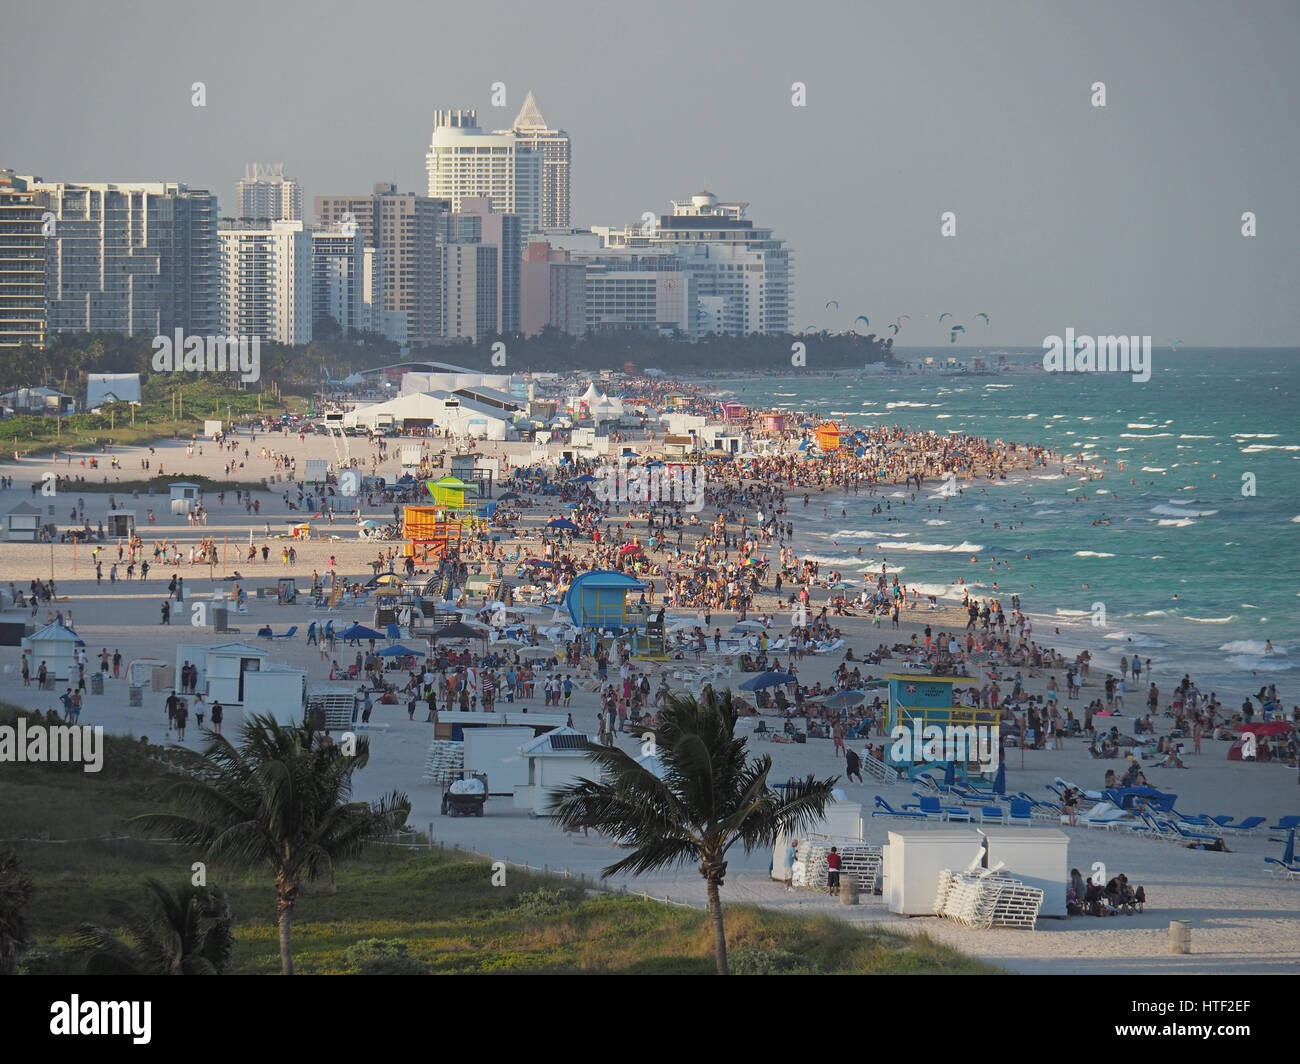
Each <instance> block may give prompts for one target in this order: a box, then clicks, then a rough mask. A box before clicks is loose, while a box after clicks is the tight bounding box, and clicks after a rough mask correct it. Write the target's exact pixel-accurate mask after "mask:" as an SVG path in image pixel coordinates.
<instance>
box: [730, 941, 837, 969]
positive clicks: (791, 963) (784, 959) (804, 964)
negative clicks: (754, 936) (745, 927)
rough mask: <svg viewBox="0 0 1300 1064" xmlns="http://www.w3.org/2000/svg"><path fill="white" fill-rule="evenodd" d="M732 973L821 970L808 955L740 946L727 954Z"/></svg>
mask: <svg viewBox="0 0 1300 1064" xmlns="http://www.w3.org/2000/svg"><path fill="white" fill-rule="evenodd" d="M727 964H728V967H729V968H730V969H731V974H732V975H815V974H817V973H818V972H820V971H821V969H820V968H818V967H817V965H816V964H814V963H813V962H812V961H810V960H808V958H807V957H800V956H799V955H798V954H797V953H791V952H789V951H788V950H783V949H759V948H758V947H757V946H740V947H738V948H737V949H733V950H732V951H731V952H730V953H728V954H727Z"/></svg>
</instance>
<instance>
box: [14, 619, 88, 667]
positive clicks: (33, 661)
mask: <svg viewBox="0 0 1300 1064" xmlns="http://www.w3.org/2000/svg"><path fill="white" fill-rule="evenodd" d="M85 645H86V644H85V643H84V642H83V641H82V639H81V637H80V636H78V635H77V633H76V632H74V631H73V630H72V629H71V628H67V627H65V626H63V625H61V624H59V623H58V622H57V621H56V622H55V623H53V624H47V625H46V626H45V627H44V628H40V629H38V630H37V631H35V632H33V633H32V634H31V635H29V636H27V637H26V638H24V639H23V653H24V654H26V655H27V662H28V667H29V668H30V669H31V671H32V675H33V676H35V675H36V673H37V672H38V671H39V669H40V667H41V662H45V669H46V675H47V676H49V677H50V679H53V680H71V679H72V678H73V677H75V676H76V675H77V648H78V647H84V646H85Z"/></svg>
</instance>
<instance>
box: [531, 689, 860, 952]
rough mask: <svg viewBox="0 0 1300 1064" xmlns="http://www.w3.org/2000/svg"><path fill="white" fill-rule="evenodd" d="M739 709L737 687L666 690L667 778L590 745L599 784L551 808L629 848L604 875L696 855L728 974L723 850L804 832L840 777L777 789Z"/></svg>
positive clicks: (586, 784) (576, 788) (661, 746)
mask: <svg viewBox="0 0 1300 1064" xmlns="http://www.w3.org/2000/svg"><path fill="white" fill-rule="evenodd" d="M738 716H739V713H738V712H737V710H736V707H735V705H734V704H733V703H732V698H731V692H730V691H724V692H723V693H722V694H721V695H718V694H717V693H716V692H714V690H713V687H712V686H711V685H709V684H705V685H704V690H703V692H702V694H701V697H700V698H699V699H698V700H697V699H696V698H695V696H694V695H689V694H685V695H669V696H668V698H667V699H665V701H664V708H663V711H662V712H661V713H660V716H659V720H660V724H659V727H658V728H656V729H655V730H654V732H653V733H652V734H653V736H654V738H653V742H654V745H655V748H656V750H657V751H658V754H659V759H660V761H662V762H663V766H664V776H663V779H660V778H659V777H657V776H656V775H655V774H654V773H653V772H651V771H650V770H649V769H648V768H645V767H644V766H642V765H639V764H638V763H637V762H636V761H635V760H633V758H632V757H631V756H630V755H629V754H626V753H624V752H623V751H622V750H620V749H618V747H614V746H608V747H606V746H596V745H595V744H590V751H591V758H592V760H593V761H595V762H596V763H597V764H598V765H599V766H600V768H601V779H600V781H599V782H595V781H592V780H581V781H579V782H578V783H575V784H573V785H571V786H569V787H565V788H564V789H563V790H561V791H559V792H558V793H557V794H556V796H555V806H554V809H555V814H556V817H557V819H558V820H559V822H560V823H561V824H562V825H563V826H564V827H565V828H567V829H568V830H570V831H573V830H575V829H577V828H587V827H592V828H599V829H600V831H601V833H602V834H604V835H608V836H609V837H610V838H612V839H615V840H617V841H618V842H620V843H622V844H624V845H625V846H629V847H631V848H632V852H631V853H630V854H628V855H627V856H626V857H624V858H623V859H622V860H621V861H615V862H614V863H613V864H612V865H610V866H609V867H607V868H605V869H603V870H602V871H603V872H604V874H605V875H616V874H618V873H620V872H634V873H640V872H649V871H652V870H653V869H656V868H668V867H671V866H673V865H678V864H681V863H684V862H686V861H692V862H694V861H698V862H699V865H700V875H702V876H703V877H704V881H705V883H706V884H707V885H708V894H709V917H710V920H711V922H712V924H713V956H714V960H715V961H716V962H717V966H718V974H719V975H726V974H727V937H726V930H725V928H724V926H723V919H722V897H721V892H720V888H721V887H722V884H723V880H724V879H725V877H726V874H727V861H726V856H727V851H729V850H730V849H731V848H732V847H733V846H735V845H736V844H737V843H740V844H741V845H742V846H743V847H744V849H745V852H746V853H750V852H752V851H753V850H755V849H757V848H759V847H767V846H771V845H773V844H774V843H775V842H776V839H777V836H778V835H779V834H780V833H781V832H783V831H784V832H791V833H798V834H802V833H803V832H804V831H806V830H807V829H808V828H809V827H810V826H811V825H812V824H814V823H816V822H817V821H819V820H820V819H821V818H822V814H823V813H824V811H825V809H826V803H827V802H828V801H829V800H830V797H831V788H832V787H833V786H834V785H835V781H836V779H837V777H834V776H832V777H831V778H830V779H828V780H814V779H813V778H812V774H811V773H810V774H809V776H808V779H807V780H791V781H790V782H789V783H788V784H786V788H785V792H784V793H783V794H781V795H779V796H778V795H777V794H776V792H775V791H774V790H773V789H772V788H771V787H770V786H769V785H768V782H767V776H768V773H769V772H771V771H772V758H771V755H769V754H764V755H763V756H762V757H758V758H755V759H754V760H753V761H749V760H748V753H747V749H746V747H747V740H746V739H744V738H743V737H738V736H737V735H736V719H737V717H738Z"/></svg>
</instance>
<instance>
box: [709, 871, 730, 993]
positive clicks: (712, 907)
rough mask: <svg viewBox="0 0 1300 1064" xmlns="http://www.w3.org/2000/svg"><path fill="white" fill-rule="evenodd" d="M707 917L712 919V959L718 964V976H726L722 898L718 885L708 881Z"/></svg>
mask: <svg viewBox="0 0 1300 1064" xmlns="http://www.w3.org/2000/svg"><path fill="white" fill-rule="evenodd" d="M709 915H710V916H711V917H712V918H713V959H714V960H715V961H717V963H718V974H719V975H727V974H729V973H728V972H727V934H726V930H725V929H724V927H723V925H722V898H721V896H720V895H719V894H718V884H717V882H716V881H714V880H713V879H712V878H710V879H709Z"/></svg>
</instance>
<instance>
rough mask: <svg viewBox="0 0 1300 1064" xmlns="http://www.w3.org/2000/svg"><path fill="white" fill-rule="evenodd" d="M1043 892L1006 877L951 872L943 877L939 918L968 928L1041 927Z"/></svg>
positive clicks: (937, 899) (938, 898) (937, 909)
mask: <svg viewBox="0 0 1300 1064" xmlns="http://www.w3.org/2000/svg"><path fill="white" fill-rule="evenodd" d="M1042 903H1043V892H1042V891H1041V890H1040V889H1038V888H1037V887H1028V886H1026V885H1025V884H1024V883H1022V882H1021V881H1020V880H1018V879H1013V878H1011V877H1010V876H1007V875H1004V874H1002V873H996V872H995V873H988V872H985V873H983V874H978V873H977V874H971V873H966V872H953V871H950V870H948V869H945V870H944V871H942V872H940V873H939V882H938V888H937V890H936V892H935V915H936V916H942V917H944V918H945V919H948V920H952V921H954V922H955V923H959V924H961V925H962V926H964V927H978V928H989V927H1019V928H1023V929H1025V930H1028V931H1032V930H1034V929H1035V927H1036V926H1037V923H1038V910H1039V908H1040V907H1041V906H1042Z"/></svg>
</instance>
